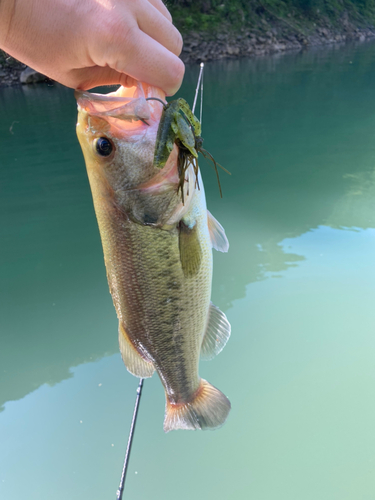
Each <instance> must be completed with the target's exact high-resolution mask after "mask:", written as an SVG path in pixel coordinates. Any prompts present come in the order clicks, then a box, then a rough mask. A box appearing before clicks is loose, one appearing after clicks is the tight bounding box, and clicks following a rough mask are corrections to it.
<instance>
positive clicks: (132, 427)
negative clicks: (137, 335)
mask: <svg viewBox="0 0 375 500" xmlns="http://www.w3.org/2000/svg"><path fill="white" fill-rule="evenodd" d="M200 68H201V69H200V71H199V77H198V83H197V88H196V89H195V97H194V103H193V107H192V111H193V113H194V110H195V106H196V104H197V98H198V92H199V86H200V90H201V102H200V122H201V124H202V109H203V68H204V63H201V64H200ZM150 100H153V101H160V102H161V103H162V104H163V106H165V103H164V102H163V101H162V100H161V99H158V98H157V97H149V98H147V99H146V101H150ZM143 381H144V379H143V378H140V379H139V385H138V388H137V397H136V399H135V405H134V412H133V418H132V423H131V425H130V432H129V438H128V445H127V447H126V452H125V458H124V465H123V467H122V474H121V479H120V485H119V487H118V490H117V492H116V500H122V494H123V492H124V487H125V479H126V473H127V470H128V464H129V457H130V452H131V449H132V444H133V437H134V431H135V424H136V422H137V416H138V409H139V403H140V400H141V395H142V388H143Z"/></svg>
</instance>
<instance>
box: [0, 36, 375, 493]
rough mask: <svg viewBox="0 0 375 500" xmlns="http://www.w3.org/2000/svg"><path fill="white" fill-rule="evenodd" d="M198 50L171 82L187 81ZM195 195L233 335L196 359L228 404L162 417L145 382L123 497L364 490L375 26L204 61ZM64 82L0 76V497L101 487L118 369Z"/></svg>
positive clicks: (120, 375)
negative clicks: (273, 53)
mask: <svg viewBox="0 0 375 500" xmlns="http://www.w3.org/2000/svg"><path fill="white" fill-rule="evenodd" d="M197 73H198V68H195V67H194V68H189V69H188V72H187V76H186V80H185V83H184V86H183V88H182V90H181V93H180V95H183V96H184V97H187V98H188V99H189V100H190V101H191V100H192V97H193V90H194V84H195V82H196V78H197ZM205 92H206V98H205V104H204V118H203V130H204V137H205V146H206V147H207V149H208V150H209V151H211V152H212V153H213V154H214V155H215V157H216V158H217V160H218V161H220V162H221V163H222V164H223V165H224V166H225V167H226V168H228V169H229V170H230V171H231V172H232V176H231V177H229V176H226V175H225V174H223V175H222V176H221V180H222V187H223V192H224V198H223V200H221V199H220V198H219V195H218V189H217V185H216V182H215V177H214V174H213V172H212V171H211V169H210V167H209V166H208V165H207V166H204V165H203V164H202V169H203V177H204V182H205V188H206V193H207V198H208V206H209V209H210V211H211V212H212V213H213V214H214V215H215V217H216V218H217V219H218V220H219V221H220V222H221V223H222V224H223V226H224V227H225V229H226V231H227V235H228V238H229V241H230V244H231V246H230V251H229V253H228V254H226V255H222V254H217V253H216V254H215V262H214V264H215V268H214V286H213V292H212V298H213V301H214V303H216V304H217V305H218V306H219V307H221V308H222V309H223V310H224V311H225V312H226V314H227V316H228V318H229V320H230V322H231V323H232V338H231V340H230V342H229V343H228V345H227V347H226V348H225V350H224V351H223V352H222V353H221V354H220V356H218V357H217V358H216V359H215V360H213V361H211V362H206V363H203V362H202V364H201V375H202V376H204V378H207V379H208V380H209V381H210V382H212V383H213V384H214V385H215V386H217V387H219V388H220V389H221V390H222V391H223V392H225V393H226V394H227V395H228V397H229V398H230V400H231V401H232V406H233V409H232V412H231V414H230V416H229V418H228V421H227V423H226V424H225V426H224V427H223V428H222V429H220V430H217V431H214V432H195V433H193V432H184V431H179V432H173V433H169V434H167V435H165V434H164V433H163V430H162V424H163V415H164V394H163V390H162V387H161V384H160V382H159V380H158V378H157V377H154V378H153V379H151V380H147V381H146V382H145V386H144V393H143V399H142V402H141V408H140V414H139V420H138V424H137V431H136V436H135V441H134V446H133V452H132V457H131V462H130V467H129V472H128V478H127V484H126V496H125V498H127V499H134V500H138V499H139V500H146V499H156V500H159V499H163V500H172V499H173V500H175V498H176V497H177V498H179V500H191V499H208V500H211V499H220V500H227V499H236V500H245V499H246V500H248V499H254V500H373V499H374V498H375V451H374V450H375V335H374V325H375V307H374V299H375V247H374V244H375V44H364V45H361V46H349V47H343V48H335V49H327V48H326V49H325V50H324V51H318V52H307V53H300V54H290V55H286V56H283V57H277V58H266V59H259V60H255V61H254V60H250V61H247V60H241V61H226V62H218V63H213V64H208V65H207V66H206V74H205ZM75 120H76V110H75V101H74V98H73V95H72V92H71V91H70V90H68V89H64V88H62V87H60V86H54V87H48V86H45V87H43V86H35V87H30V88H16V89H1V90H0V132H1V134H0V137H1V139H0V235H1V246H0V256H1V258H0V268H1V269H0V277H1V281H0V309H1V311H0V342H1V344H0V408H1V410H2V411H1V412H0V499H1V500H18V499H20V498H22V499H27V500H49V499H51V498H53V499H54V500H67V499H69V500H78V499H79V500H82V499H83V498H84V499H90V500H104V499H105V500H107V499H111V498H112V499H114V498H115V492H116V489H117V486H118V481H119V477H120V473H121V467H122V460H123V456H124V450H125V445H126V440H127V435H128V430H129V425H130V420H131V414H132V410H133V404H134V399H135V390H136V387H137V379H136V378H134V377H132V376H131V375H130V374H128V372H127V371H126V369H125V368H124V366H123V364H122V361H121V359H120V355H119V353H118V346H117V320H116V315H115V311H114V308H113V306H112V302H111V298H110V295H109V293H108V286H107V282H106V277H105V270H104V264H103V258H102V250H101V244H100V239H99V235H98V230H97V225H96V220H95V215H94V211H93V207H92V201H91V194H90V191H89V186H88V181H87V178H86V173H85V167H84V163H83V159H82V156H81V151H80V148H79V146H78V143H77V140H76V137H75V130H74V129H75Z"/></svg>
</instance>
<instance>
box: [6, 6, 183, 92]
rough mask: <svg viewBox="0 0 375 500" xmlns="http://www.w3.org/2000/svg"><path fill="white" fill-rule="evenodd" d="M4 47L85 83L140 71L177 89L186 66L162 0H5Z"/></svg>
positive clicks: (138, 75) (123, 78)
mask: <svg viewBox="0 0 375 500" xmlns="http://www.w3.org/2000/svg"><path fill="white" fill-rule="evenodd" d="M0 48H1V49H3V50H4V51H5V52H7V53H8V54H10V55H11V56H13V57H15V58H16V59H18V60H20V61H22V62H23V63H25V64H27V65H29V66H31V67H32V68H33V69H36V70H38V71H40V72H41V73H43V74H45V75H47V76H48V77H50V78H51V79H53V80H56V81H57V82H60V83H62V84H63V85H66V86H67V87H72V88H76V89H82V90H88V89H91V88H93V87H96V86H99V85H110V84H113V85H115V84H120V85H123V86H126V87H130V86H132V85H133V84H134V79H135V80H140V81H143V82H145V83H148V84H150V85H154V86H156V87H159V88H160V89H162V90H163V91H164V92H165V93H166V94H167V95H173V94H175V93H176V92H177V90H178V89H179V87H180V85H181V82H182V78H183V75H184V70H185V68H184V64H183V63H182V61H181V60H180V59H179V57H178V56H179V54H180V53H181V49H182V37H181V35H180V33H179V32H178V30H177V29H176V28H175V27H174V26H173V24H172V18H171V15H170V13H169V12H168V10H167V8H166V7H165V5H164V4H163V2H162V0H0Z"/></svg>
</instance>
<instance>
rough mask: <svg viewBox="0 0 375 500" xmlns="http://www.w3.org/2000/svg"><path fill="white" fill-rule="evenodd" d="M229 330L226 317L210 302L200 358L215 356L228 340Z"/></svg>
mask: <svg viewBox="0 0 375 500" xmlns="http://www.w3.org/2000/svg"><path fill="white" fill-rule="evenodd" d="M230 332H231V326H230V323H229V321H228V319H227V317H226V316H225V314H224V313H223V312H222V311H220V309H219V308H218V307H216V306H215V305H214V304H213V303H212V302H211V303H210V308H209V311H208V321H207V327H206V332H205V334H204V337H203V340H202V347H201V359H204V360H210V359H213V358H214V357H215V356H217V355H218V354H219V353H220V352H221V351H222V350H223V349H224V347H225V345H226V343H227V342H228V339H229V337H230Z"/></svg>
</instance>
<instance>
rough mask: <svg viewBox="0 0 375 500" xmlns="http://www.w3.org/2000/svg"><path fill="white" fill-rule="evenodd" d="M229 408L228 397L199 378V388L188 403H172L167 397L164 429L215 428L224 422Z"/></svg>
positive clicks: (167, 430)
mask: <svg viewBox="0 0 375 500" xmlns="http://www.w3.org/2000/svg"><path fill="white" fill-rule="evenodd" d="M230 408H231V405H230V401H229V399H228V398H227V397H226V396H225V395H224V394H223V393H222V392H220V391H219V390H218V389H216V387H214V386H213V385H211V384H209V383H208V382H207V381H206V380H203V379H201V382H200V386H199V389H198V390H197V392H196V393H195V396H194V399H193V400H192V401H190V402H189V403H184V404H173V403H170V402H169V401H168V398H167V405H166V412H165V419H164V431H165V432H169V431H173V430H177V429H186V430H197V429H202V430H205V429H217V428H218V427H221V426H222V425H223V424H224V422H225V420H226V419H227V416H228V413H229V411H230Z"/></svg>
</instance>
